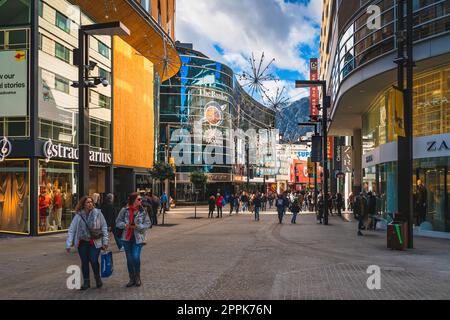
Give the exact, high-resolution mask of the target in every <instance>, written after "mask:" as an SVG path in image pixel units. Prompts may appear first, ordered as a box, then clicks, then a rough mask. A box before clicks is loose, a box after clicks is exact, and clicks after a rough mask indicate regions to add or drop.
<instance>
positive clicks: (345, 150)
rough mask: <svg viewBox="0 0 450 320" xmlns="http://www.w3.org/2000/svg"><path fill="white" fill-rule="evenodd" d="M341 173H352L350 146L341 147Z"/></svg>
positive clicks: (351, 150) (351, 151)
mask: <svg viewBox="0 0 450 320" xmlns="http://www.w3.org/2000/svg"><path fill="white" fill-rule="evenodd" d="M342 171H343V172H345V173H352V172H353V149H352V146H345V147H342Z"/></svg>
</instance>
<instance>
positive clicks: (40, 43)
mask: <svg viewBox="0 0 450 320" xmlns="http://www.w3.org/2000/svg"><path fill="white" fill-rule="evenodd" d="M39 50H42V33H39Z"/></svg>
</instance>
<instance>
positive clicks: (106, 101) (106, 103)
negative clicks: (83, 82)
mask: <svg viewBox="0 0 450 320" xmlns="http://www.w3.org/2000/svg"><path fill="white" fill-rule="evenodd" d="M98 105H99V106H100V107H102V108H105V109H111V98H110V97H107V96H104V95H102V94H99V95H98Z"/></svg>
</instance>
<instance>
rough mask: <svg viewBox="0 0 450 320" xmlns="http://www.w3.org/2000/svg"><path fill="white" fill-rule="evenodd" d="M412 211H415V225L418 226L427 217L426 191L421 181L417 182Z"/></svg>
mask: <svg viewBox="0 0 450 320" xmlns="http://www.w3.org/2000/svg"><path fill="white" fill-rule="evenodd" d="M414 209H415V211H416V217H417V218H416V219H417V225H418V226H420V225H421V224H422V223H423V222H425V221H426V217H427V189H426V188H425V186H424V185H423V183H422V180H420V179H419V180H417V186H416V192H415V194H414Z"/></svg>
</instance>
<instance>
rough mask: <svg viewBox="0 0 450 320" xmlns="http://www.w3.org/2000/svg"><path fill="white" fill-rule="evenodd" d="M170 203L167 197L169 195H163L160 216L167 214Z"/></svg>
mask: <svg viewBox="0 0 450 320" xmlns="http://www.w3.org/2000/svg"><path fill="white" fill-rule="evenodd" d="M168 202H169V198H168V197H167V194H166V193H165V192H164V193H163V195H162V196H161V200H160V203H161V210H160V211H159V214H161V213H163V214H164V213H166V209H167V203H168Z"/></svg>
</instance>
